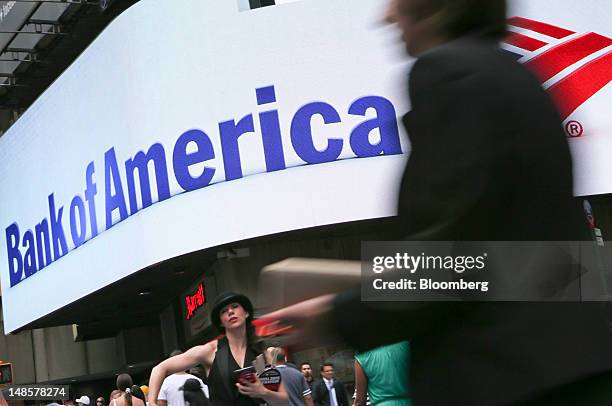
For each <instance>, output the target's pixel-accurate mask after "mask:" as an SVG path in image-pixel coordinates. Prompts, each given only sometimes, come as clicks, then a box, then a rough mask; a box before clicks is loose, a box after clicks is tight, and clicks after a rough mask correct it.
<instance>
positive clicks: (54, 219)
mask: <svg viewBox="0 0 612 406" xmlns="http://www.w3.org/2000/svg"><path fill="white" fill-rule="evenodd" d="M63 212H64V207H60V208H59V210H58V211H57V214H56V212H55V200H54V199H53V193H51V194H50V195H49V215H50V218H51V240H52V241H53V260H54V261H57V260H58V259H59V258H61V257H62V256H64V255H66V253H67V252H68V246H67V245H66V236H65V235H64V227H63V226H62V214H63Z"/></svg>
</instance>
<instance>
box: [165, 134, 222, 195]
mask: <svg viewBox="0 0 612 406" xmlns="http://www.w3.org/2000/svg"><path fill="white" fill-rule="evenodd" d="M190 142H194V143H195V144H196V145H197V149H196V151H195V152H191V153H187V145H188V144H189V143H190ZM214 157H215V150H214V149H213V145H212V142H210V138H209V137H208V135H206V133H204V132H203V131H200V130H189V131H185V132H184V133H183V134H181V136H180V137H179V139H178V140H177V141H176V144H175V145H174V151H173V152H172V166H173V168H174V175H175V176H176V181H177V182H178V184H179V185H181V187H182V188H183V189H184V190H186V191H191V190H196V189H200V188H203V187H205V186H207V185H208V184H209V183H210V181H211V180H212V178H213V176H214V174H215V168H210V167H207V166H205V167H204V170H203V171H202V174H201V175H200V176H198V177H195V178H194V177H192V176H191V174H190V173H189V167H190V166H191V165H195V164H199V163H202V162H204V161H208V160H210V159H213V158H214Z"/></svg>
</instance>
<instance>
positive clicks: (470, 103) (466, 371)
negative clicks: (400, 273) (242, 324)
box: [334, 38, 612, 405]
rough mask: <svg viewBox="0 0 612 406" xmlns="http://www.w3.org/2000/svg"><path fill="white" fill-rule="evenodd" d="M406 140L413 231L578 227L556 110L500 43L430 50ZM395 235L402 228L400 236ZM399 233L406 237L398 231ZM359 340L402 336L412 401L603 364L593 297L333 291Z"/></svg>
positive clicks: (567, 375) (350, 334) (527, 385)
mask: <svg viewBox="0 0 612 406" xmlns="http://www.w3.org/2000/svg"><path fill="white" fill-rule="evenodd" d="M409 85H410V86H409V94H410V99H411V102H412V111H411V112H409V113H408V114H407V115H406V116H405V117H404V124H405V126H406V129H407V132H408V134H409V137H410V141H411V145H412V150H411V154H410V158H409V160H408V162H407V165H406V169H405V172H404V176H403V179H402V183H401V190H400V197H399V203H398V206H399V207H398V218H397V222H396V225H397V229H396V230H395V231H396V232H397V233H399V235H401V236H402V237H403V238H405V239H408V240H414V241H424V240H442V241H457V240H467V241H470V240H472V241H496V240H497V241H571V240H575V239H577V238H580V237H581V236H582V234H580V237H579V236H578V232H577V230H578V229H579V228H580V227H583V226H584V224H583V223H582V221H581V211H580V208H579V207H578V204H577V202H576V201H575V200H574V199H573V197H572V187H573V183H572V163H571V157H570V152H569V148H568V144H567V140H566V137H565V134H564V131H563V129H562V125H561V120H560V117H559V115H558V113H557V111H556V109H555V108H554V105H553V103H552V101H551V100H550V99H549V97H548V95H547V94H546V92H545V91H544V90H543V89H542V87H541V85H540V84H539V83H538V81H537V80H536V79H535V77H534V76H533V75H532V74H531V73H530V72H528V71H527V70H526V69H525V68H524V67H523V66H521V65H520V64H519V63H517V62H515V61H514V60H513V59H512V58H511V57H509V56H507V55H505V54H504V53H503V52H502V51H500V50H499V49H498V48H497V47H496V45H495V44H493V43H489V42H487V41H484V40H480V39H477V38H464V39H461V40H457V41H454V42H451V43H448V44H446V45H443V46H441V47H439V48H437V49H435V50H431V51H430V52H428V53H427V54H426V55H424V56H422V57H421V58H419V59H418V60H417V62H416V63H415V65H414V67H413V69H412V72H411V75H410V81H409ZM396 238H397V237H396ZM398 239H401V238H398ZM334 319H335V320H334V321H335V323H336V325H337V326H338V328H339V331H340V334H341V335H342V336H343V338H344V339H345V340H346V341H347V342H348V343H349V344H351V345H352V346H353V347H355V348H356V349H358V350H365V349H369V348H372V347H375V346H378V345H382V344H385V343H391V342H396V341H399V340H402V339H409V340H411V352H412V359H411V378H410V379H411V382H410V384H411V390H412V393H413V399H414V402H415V405H447V404H472V405H505V404H512V403H513V402H515V401H523V400H529V399H535V398H537V397H539V396H542V395H543V394H545V393H549V392H551V391H554V390H555V388H558V387H560V386H562V385H566V384H570V383H572V382H577V381H579V380H581V379H583V378H587V377H590V376H593V375H597V374H600V373H602V372H603V371H610V370H611V369H612V345H611V343H612V340H611V339H610V335H609V333H608V331H607V329H606V327H605V324H604V322H603V320H602V317H601V315H600V311H599V307H597V306H596V305H587V304H573V303H532V304H529V303H487V304H484V305H478V304H474V303H472V304H470V303H449V302H446V303H410V302H406V303H404V304H403V305H401V306H399V307H397V306H396V307H395V308H393V309H391V308H388V307H381V306H378V305H371V304H368V303H367V302H361V301H360V292H359V291H357V290H356V291H352V292H348V293H345V294H343V295H340V296H339V297H338V298H336V302H335V305H334Z"/></svg>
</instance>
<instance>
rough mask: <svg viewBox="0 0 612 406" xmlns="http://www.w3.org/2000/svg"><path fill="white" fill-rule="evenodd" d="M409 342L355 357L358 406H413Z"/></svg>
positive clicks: (356, 399)
mask: <svg viewBox="0 0 612 406" xmlns="http://www.w3.org/2000/svg"><path fill="white" fill-rule="evenodd" d="M409 361H410V346H409V344H408V341H402V342H399V343H396V344H391V345H387V346H384V347H378V348H375V349H373V350H370V351H366V352H361V353H356V354H355V389H356V392H357V393H356V396H355V406H365V405H366V395H369V398H370V404H371V405H372V406H410V405H411V403H410V393H409V390H408V369H409V368H408V363H409Z"/></svg>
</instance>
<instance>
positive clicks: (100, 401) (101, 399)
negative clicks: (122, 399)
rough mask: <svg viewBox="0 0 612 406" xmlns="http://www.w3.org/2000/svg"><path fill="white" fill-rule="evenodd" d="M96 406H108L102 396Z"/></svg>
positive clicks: (97, 400)
mask: <svg viewBox="0 0 612 406" xmlns="http://www.w3.org/2000/svg"><path fill="white" fill-rule="evenodd" d="M96 406H106V402H105V401H104V398H103V397H102V396H99V397H98V398H97V399H96Z"/></svg>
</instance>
